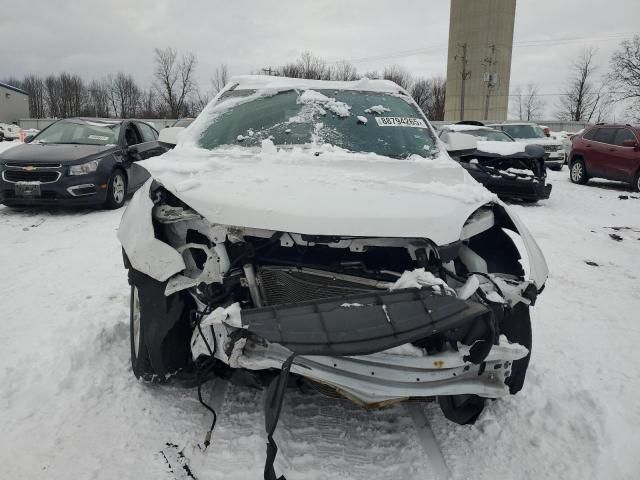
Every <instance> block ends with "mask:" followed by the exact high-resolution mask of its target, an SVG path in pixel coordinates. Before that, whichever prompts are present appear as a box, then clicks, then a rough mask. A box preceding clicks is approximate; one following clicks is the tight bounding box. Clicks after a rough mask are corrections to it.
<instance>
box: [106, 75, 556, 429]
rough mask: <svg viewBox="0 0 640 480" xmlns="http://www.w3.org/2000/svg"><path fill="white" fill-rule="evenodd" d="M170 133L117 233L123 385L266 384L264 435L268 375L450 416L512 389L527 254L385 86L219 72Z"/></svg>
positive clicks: (527, 285)
mask: <svg viewBox="0 0 640 480" xmlns="http://www.w3.org/2000/svg"><path fill="white" fill-rule="evenodd" d="M179 137H180V138H179V141H178V142H177V145H176V148H175V149H173V150H171V151H169V152H168V153H166V154H164V155H162V156H159V157H155V158H152V159H149V160H145V161H143V162H141V163H140V164H141V165H143V166H144V167H145V168H146V169H147V170H148V171H149V172H150V173H151V175H152V179H150V180H149V181H148V182H147V183H146V184H145V185H144V187H143V188H141V189H140V190H139V191H138V192H137V193H136V195H135V196H134V198H133V200H132V201H131V203H130V204H129V207H128V208H127V210H126V212H125V213H124V216H123V218H122V223H121V225H120V230H119V233H118V236H119V239H120V241H121V242H122V246H123V249H124V254H125V266H126V268H128V270H129V280H130V283H131V292H132V294H131V358H132V364H133V371H134V373H135V375H136V376H137V377H139V378H142V379H146V380H160V381H164V380H167V379H169V378H171V377H172V376H176V377H180V376H181V375H189V374H191V373H194V372H197V373H199V374H201V375H205V374H209V375H210V374H211V372H213V374H215V375H217V376H222V377H226V378H230V379H231V380H232V381H234V382H239V383H242V384H245V385H249V386H256V387H268V399H269V400H268V401H267V432H268V433H269V434H270V433H271V432H272V431H273V428H275V423H276V422H277V417H278V413H279V408H280V407H279V406H280V402H281V401H282V396H283V394H284V391H285V389H284V387H285V386H286V383H287V379H289V380H291V379H293V378H295V379H296V380H298V381H299V382H304V383H306V384H308V385H310V386H313V387H314V388H316V389H317V390H319V391H321V392H325V393H327V394H332V395H340V396H342V397H346V398H348V399H350V400H352V401H353V402H355V403H357V404H360V405H363V406H383V405H387V404H391V403H394V402H400V401H404V400H408V399H425V400H426V399H437V400H438V401H439V403H440V405H441V407H442V410H443V412H444V414H445V415H446V416H447V418H449V419H451V420H453V421H455V422H458V423H471V422H473V421H475V419H476V418H477V416H478V415H479V413H480V412H481V410H482V408H483V405H484V400H485V399H487V398H496V397H501V396H504V395H507V394H509V393H512V394H513V393H516V392H518V391H519V390H520V389H521V388H522V385H523V382H524V378H525V373H526V370H527V365H528V362H529V352H530V350H531V323H530V317H529V309H530V307H531V306H532V305H533V304H534V303H535V300H536V297H537V295H538V294H539V293H540V292H541V291H542V289H543V287H544V284H545V281H546V279H547V266H546V263H545V260H544V258H543V256H542V253H541V251H540V249H539V248H538V245H537V244H536V242H535V241H534V239H533V238H532V236H531V234H530V233H529V232H528V231H527V229H526V228H525V226H524V225H523V224H522V222H521V221H520V220H519V219H518V217H517V216H515V215H514V214H513V213H512V212H511V211H509V210H508V209H507V207H505V206H504V205H503V204H502V203H501V202H500V201H499V200H498V199H497V198H496V197H495V196H494V195H493V194H491V193H490V192H489V191H487V190H486V189H485V188H484V187H482V186H481V185H480V184H479V183H477V182H476V181H475V180H473V179H472V178H471V177H470V176H469V174H468V173H467V172H466V171H465V170H464V169H463V168H462V167H460V166H459V165H458V164H457V163H456V162H455V161H453V160H451V159H450V158H449V157H448V155H447V153H446V151H445V149H444V146H443V144H442V143H441V142H440V141H439V140H438V139H437V137H436V135H435V133H434V130H433V129H432V127H431V126H430V124H429V122H428V121H427V119H426V118H425V117H424V115H423V113H422V112H421V111H420V109H419V108H418V107H417V105H416V104H415V103H414V102H413V101H412V99H411V98H410V96H409V95H408V94H407V93H406V92H405V91H404V90H403V89H402V88H400V87H399V86H397V85H396V84H394V83H392V82H389V81H382V80H375V81H373V80H367V79H363V80H360V81H356V82H326V81H312V80H296V79H287V78H278V77H264V76H243V77H236V78H234V79H233V80H232V81H231V83H229V85H228V86H227V87H226V88H225V89H224V90H223V91H222V92H221V93H220V94H219V95H218V96H217V97H216V98H215V99H214V100H213V101H212V102H211V103H210V104H209V105H208V106H207V107H206V109H205V110H204V111H203V112H202V114H200V116H199V117H198V118H197V119H196V120H195V121H194V122H193V124H192V125H191V126H190V127H189V128H188V129H186V130H184V131H183V132H181V133H180V135H179ZM270 430H271V432H270Z"/></svg>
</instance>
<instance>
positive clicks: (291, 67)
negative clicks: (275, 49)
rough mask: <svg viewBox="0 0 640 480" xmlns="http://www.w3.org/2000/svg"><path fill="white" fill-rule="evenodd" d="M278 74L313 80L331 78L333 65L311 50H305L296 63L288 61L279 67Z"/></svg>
mask: <svg viewBox="0 0 640 480" xmlns="http://www.w3.org/2000/svg"><path fill="white" fill-rule="evenodd" d="M277 72H278V75H281V76H283V77H292V78H308V79H312V80H329V79H330V78H331V67H329V66H328V65H327V62H326V61H325V60H324V59H323V58H320V57H317V56H315V55H314V54H312V53H311V52H303V53H302V54H301V55H300V57H298V59H297V60H296V61H295V62H294V63H288V64H286V65H283V66H282V67H280V68H278V69H277Z"/></svg>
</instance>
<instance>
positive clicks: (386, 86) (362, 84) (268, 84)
mask: <svg viewBox="0 0 640 480" xmlns="http://www.w3.org/2000/svg"><path fill="white" fill-rule="evenodd" d="M229 83H230V84H237V86H236V87H235V90H271V89H273V90H277V91H282V90H291V89H299V90H309V89H319V90H322V89H329V90H365V91H370V92H385V93H405V91H404V89H403V88H402V87H400V86H399V85H398V84H396V83H394V82H392V81H390V80H371V79H369V78H366V77H365V78H361V79H360V80H355V81H353V82H343V81H337V80H307V79H303V78H288V77H273V76H269V75H238V76H235V77H232V78H231V80H230V81H229Z"/></svg>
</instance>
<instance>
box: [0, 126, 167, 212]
mask: <svg viewBox="0 0 640 480" xmlns="http://www.w3.org/2000/svg"><path fill="white" fill-rule="evenodd" d="M157 139H158V132H157V131H156V130H155V129H154V128H153V127H152V126H151V125H149V124H147V123H144V122H141V121H138V120H112V119H108V120H104V119H94V118H69V119H65V120H59V121H57V122H55V123H53V124H51V125H49V126H48V127H47V128H45V129H44V130H42V131H41V132H40V133H38V134H37V135H36V136H34V137H27V141H26V143H24V144H23V145H18V146H16V147H14V148H11V149H9V150H7V151H5V152H3V153H1V154H0V203H3V204H5V205H10V206H13V205H82V206H98V207H101V206H102V207H106V208H120V207H121V206H122V205H123V204H124V201H125V199H126V196H127V194H130V193H132V192H134V191H135V190H137V189H138V188H139V187H140V186H141V185H142V184H143V183H144V182H145V181H146V180H147V178H149V174H148V173H147V171H146V170H145V169H144V168H142V167H140V166H139V165H137V162H138V161H139V160H143V159H146V158H150V157H153V156H156V155H160V154H162V153H164V152H165V151H166V150H167V147H166V146H163V145H162V144H161V143H159V142H158V141H157Z"/></svg>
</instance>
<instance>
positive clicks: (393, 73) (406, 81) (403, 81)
mask: <svg viewBox="0 0 640 480" xmlns="http://www.w3.org/2000/svg"><path fill="white" fill-rule="evenodd" d="M382 78H384V79H385V80H391V81H392V82H395V83H397V84H398V85H400V86H401V87H402V88H404V89H405V90H409V89H410V88H411V84H412V83H413V79H412V78H411V74H410V73H409V71H408V70H406V69H405V68H403V67H401V66H400V65H391V66H389V67H386V68H385V69H384V71H383V72H382Z"/></svg>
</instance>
